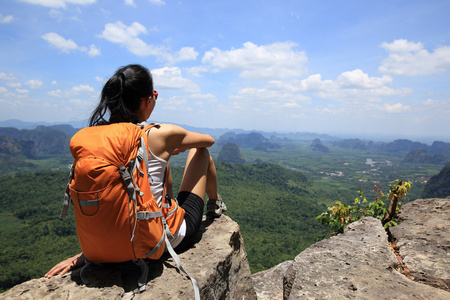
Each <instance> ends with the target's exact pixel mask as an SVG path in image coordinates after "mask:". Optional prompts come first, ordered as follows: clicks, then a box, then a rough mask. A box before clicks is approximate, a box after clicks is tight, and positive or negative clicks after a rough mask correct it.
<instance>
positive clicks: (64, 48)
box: [41, 32, 100, 57]
mask: <svg viewBox="0 0 450 300" xmlns="http://www.w3.org/2000/svg"><path fill="white" fill-rule="evenodd" d="M41 37H42V38H43V39H44V40H46V41H47V42H49V43H50V44H51V45H52V46H54V47H56V48H58V49H59V50H61V52H63V53H70V52H72V51H81V52H86V53H87V54H88V55H89V56H91V57H93V56H97V55H100V49H98V48H97V47H96V46H95V45H91V46H90V47H89V48H87V47H82V46H78V45H77V44H76V43H75V42H74V41H73V40H70V39H65V38H64V37H62V36H61V35H59V34H57V33H55V32H49V33H46V34H44V35H42V36H41Z"/></svg>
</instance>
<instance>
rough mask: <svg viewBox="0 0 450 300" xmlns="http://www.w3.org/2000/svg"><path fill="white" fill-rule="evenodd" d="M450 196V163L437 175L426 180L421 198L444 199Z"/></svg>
mask: <svg viewBox="0 0 450 300" xmlns="http://www.w3.org/2000/svg"><path fill="white" fill-rule="evenodd" d="M448 196H450V163H449V164H447V165H446V166H445V167H444V168H443V169H442V170H441V171H440V172H439V174H437V175H435V176H433V177H431V178H430V180H428V182H427V184H426V185H425V187H424V188H423V191H422V195H421V197H422V198H445V197H448Z"/></svg>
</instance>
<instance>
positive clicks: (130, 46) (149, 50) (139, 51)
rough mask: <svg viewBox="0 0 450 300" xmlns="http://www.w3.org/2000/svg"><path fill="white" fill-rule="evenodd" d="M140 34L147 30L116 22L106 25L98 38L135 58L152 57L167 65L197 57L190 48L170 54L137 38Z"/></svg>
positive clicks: (164, 48) (140, 25)
mask: <svg viewBox="0 0 450 300" xmlns="http://www.w3.org/2000/svg"><path fill="white" fill-rule="evenodd" d="M153 30H155V29H153ZM141 34H148V31H147V28H145V26H144V25H142V24H140V23H138V22H133V23H132V24H131V25H130V26H126V25H125V24H123V23H122V22H120V21H118V22H116V23H108V24H106V25H105V29H104V30H103V32H102V33H101V34H100V35H99V37H101V38H104V39H105V40H107V41H110V42H112V43H115V44H119V45H121V46H122V47H125V48H126V49H127V50H128V51H130V52H131V53H133V54H135V55H137V56H149V55H152V56H156V57H158V58H159V59H162V60H165V61H167V62H169V63H174V62H178V61H185V60H195V59H196V58H197V56H198V53H197V52H196V51H195V50H194V48H191V47H183V48H181V49H180V50H179V51H177V52H174V53H173V54H172V53H171V50H170V49H167V48H166V47H162V46H154V45H151V44H147V43H146V42H144V41H143V40H142V39H140V38H139V37H138V36H139V35H141Z"/></svg>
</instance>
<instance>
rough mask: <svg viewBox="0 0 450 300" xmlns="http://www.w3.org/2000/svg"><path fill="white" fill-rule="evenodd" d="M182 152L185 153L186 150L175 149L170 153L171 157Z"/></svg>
mask: <svg viewBox="0 0 450 300" xmlns="http://www.w3.org/2000/svg"><path fill="white" fill-rule="evenodd" d="M184 151H186V149H184V148H175V149H174V150H173V152H172V155H177V154H180V153H181V152H184Z"/></svg>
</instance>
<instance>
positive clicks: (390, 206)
mask: <svg viewBox="0 0 450 300" xmlns="http://www.w3.org/2000/svg"><path fill="white" fill-rule="evenodd" d="M410 189H411V182H408V181H406V182H403V181H398V180H395V181H393V182H392V184H391V185H390V188H389V193H388V194H387V195H386V194H385V193H383V191H382V190H381V188H380V187H378V186H375V188H374V190H375V192H376V196H375V200H374V201H373V202H370V203H368V201H367V199H366V197H365V196H364V193H363V191H362V190H359V191H358V193H359V195H358V197H356V198H355V201H354V205H346V204H343V203H342V202H340V201H336V202H335V204H336V205H334V206H331V207H328V208H327V210H326V211H325V212H323V213H321V214H320V215H319V216H317V217H316V219H318V220H320V221H321V222H322V224H327V225H329V226H330V229H331V231H332V232H331V233H330V235H336V234H338V233H343V232H344V228H345V226H347V225H348V224H350V223H352V222H355V221H357V220H359V219H361V218H362V217H365V216H372V217H374V218H377V219H380V220H381V222H382V224H383V226H384V228H389V227H391V226H395V225H397V224H398V222H399V219H398V216H397V213H398V211H399V209H400V207H401V199H402V198H403V197H405V196H406V194H407V192H408V191H409V190H410ZM398 200H400V202H399V201H398Z"/></svg>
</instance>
